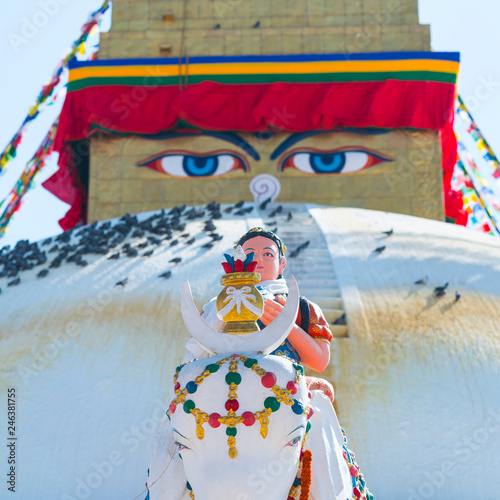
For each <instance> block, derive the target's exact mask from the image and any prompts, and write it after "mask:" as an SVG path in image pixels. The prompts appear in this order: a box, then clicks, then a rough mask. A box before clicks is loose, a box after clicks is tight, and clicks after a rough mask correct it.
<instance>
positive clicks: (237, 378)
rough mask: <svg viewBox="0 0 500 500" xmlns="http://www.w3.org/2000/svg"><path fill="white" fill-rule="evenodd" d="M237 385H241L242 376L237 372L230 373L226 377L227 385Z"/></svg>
mask: <svg viewBox="0 0 500 500" xmlns="http://www.w3.org/2000/svg"><path fill="white" fill-rule="evenodd" d="M233 382H234V383H235V384H236V385H239V384H241V375H240V374H239V373H236V372H229V373H228V374H227V375H226V384H227V385H231V383H233Z"/></svg>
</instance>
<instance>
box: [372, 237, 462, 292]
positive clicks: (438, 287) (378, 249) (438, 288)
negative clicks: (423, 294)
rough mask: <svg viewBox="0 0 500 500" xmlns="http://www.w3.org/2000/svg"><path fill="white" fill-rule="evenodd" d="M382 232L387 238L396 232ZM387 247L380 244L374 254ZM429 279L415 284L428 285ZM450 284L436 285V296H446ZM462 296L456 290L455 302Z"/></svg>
mask: <svg viewBox="0 0 500 500" xmlns="http://www.w3.org/2000/svg"><path fill="white" fill-rule="evenodd" d="M382 234H385V236H386V237H387V238H389V236H392V235H393V234H394V229H392V228H391V229H389V230H388V231H382ZM386 248H387V247H386V245H382V246H379V247H377V248H375V250H373V251H372V254H375V255H380V254H381V253H382V252H383V251H384V250H385V249H386ZM427 280H428V276H426V277H425V278H422V279H419V280H417V281H415V283H414V284H415V285H421V286H425V285H427ZM448 285H449V283H448V282H447V283H445V284H444V285H442V286H436V287H434V291H433V294H434V296H435V297H438V298H439V297H444V296H445V295H446V290H447V288H448ZM461 297H462V295H461V294H460V293H459V292H458V291H455V302H458V301H459V300H460V298H461Z"/></svg>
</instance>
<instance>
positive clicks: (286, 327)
mask: <svg viewBox="0 0 500 500" xmlns="http://www.w3.org/2000/svg"><path fill="white" fill-rule="evenodd" d="M298 309H299V287H298V285H297V282H296V281H295V278H294V277H293V276H290V278H289V293H288V299H287V301H286V303H285V306H284V307H283V310H282V311H281V313H280V314H279V315H278V317H277V318H276V319H275V320H274V321H273V322H272V323H271V324H270V325H268V326H266V328H264V329H263V330H261V331H256V332H253V333H242V334H230V333H221V332H218V331H216V330H214V329H213V328H212V327H211V326H209V325H208V324H207V323H206V322H205V321H204V320H203V318H202V317H201V316H200V313H199V312H198V309H197V308H196V305H195V303H194V301H193V296H192V294H191V286H190V285H189V282H188V281H185V282H184V284H183V285H182V290H181V313H182V319H183V320H184V324H185V325H186V328H187V329H188V331H189V333H190V334H191V335H192V336H193V337H194V338H195V339H196V341H197V342H198V343H200V344H201V345H202V346H203V347H204V348H205V349H206V350H207V351H209V352H210V353H212V354H221V353H226V352H232V353H233V352H238V351H245V352H256V353H262V354H269V353H270V352H272V351H274V349H276V348H277V347H278V346H280V345H281V344H282V343H283V342H284V340H285V339H286V338H287V337H288V334H289V333H290V331H291V330H292V328H293V325H294V324H295V318H296V317H297V311H298Z"/></svg>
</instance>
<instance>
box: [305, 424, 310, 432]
mask: <svg viewBox="0 0 500 500" xmlns="http://www.w3.org/2000/svg"><path fill="white" fill-rule="evenodd" d="M310 429H311V422H307V426H306V432H309V430H310Z"/></svg>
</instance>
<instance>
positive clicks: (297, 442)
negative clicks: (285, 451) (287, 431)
mask: <svg viewBox="0 0 500 500" xmlns="http://www.w3.org/2000/svg"><path fill="white" fill-rule="evenodd" d="M299 443H300V436H297V437H296V438H293V439H292V440H291V441H289V442H288V443H287V444H286V446H297V445H298V444H299Z"/></svg>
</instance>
